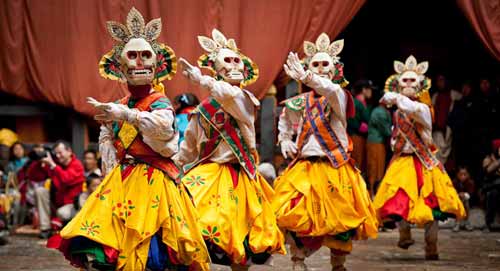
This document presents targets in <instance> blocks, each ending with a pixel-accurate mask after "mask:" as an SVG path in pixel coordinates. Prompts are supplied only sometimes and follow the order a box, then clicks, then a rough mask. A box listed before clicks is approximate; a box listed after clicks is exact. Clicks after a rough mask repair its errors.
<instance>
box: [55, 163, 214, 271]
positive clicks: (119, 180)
mask: <svg viewBox="0 0 500 271" xmlns="http://www.w3.org/2000/svg"><path fill="white" fill-rule="evenodd" d="M129 167H131V166H130V165H129ZM132 167H133V168H132V169H131V168H129V169H123V168H122V167H120V166H117V167H116V168H115V169H114V170H113V171H112V172H111V173H110V174H108V175H107V176H106V178H105V179H104V180H103V182H102V183H101V185H100V186H99V187H98V189H97V190H96V191H95V192H94V193H93V194H91V195H90V196H89V198H88V200H87V202H86V203H85V205H84V206H83V208H82V210H81V211H80V212H79V213H78V214H77V216H76V217H75V218H73V220H71V221H70V222H69V224H68V225H66V227H64V229H63V230H62V231H61V233H60V235H61V237H62V238H63V239H69V238H74V237H78V236H82V237H85V238H88V239H90V240H93V241H95V242H97V243H99V244H102V245H105V246H107V247H111V248H113V249H115V250H117V251H118V252H119V255H118V262H117V265H116V269H117V270H131V271H135V270H145V269H146V263H147V260H148V252H149V248H150V241H151V238H152V236H153V235H155V234H156V233H157V232H159V231H160V232H161V241H162V242H163V243H164V244H166V245H167V247H168V248H169V249H171V250H173V251H174V253H175V255H176V258H178V260H179V261H180V263H181V264H183V265H192V266H193V267H194V268H195V269H196V270H208V269H209V262H210V259H209V256H208V252H207V249H206V246H205V243H204V241H203V237H202V236H201V234H200V231H201V230H200V229H199V228H198V224H197V213H196V210H195V209H194V206H193V204H192V202H191V199H190V197H189V195H188V194H187V192H186V191H185V188H184V186H183V185H176V184H175V183H174V182H173V181H172V180H170V179H169V177H168V176H167V175H165V174H164V173H163V172H162V171H160V170H157V169H155V168H152V167H149V166H148V165H145V164H138V165H135V166H132ZM125 172H126V175H127V176H122V173H124V174H125Z"/></svg>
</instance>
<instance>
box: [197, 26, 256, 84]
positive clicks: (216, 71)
mask: <svg viewBox="0 0 500 271" xmlns="http://www.w3.org/2000/svg"><path fill="white" fill-rule="evenodd" d="M198 42H199V43H200V46H201V47H202V48H203V50H205V51H206V53H205V54H203V55H201V56H200V57H199V58H198V66H200V67H201V68H205V69H208V70H209V71H210V72H211V73H212V75H213V76H214V77H215V78H216V79H217V80H225V81H235V82H239V84H240V87H245V86H248V85H250V84H252V83H254V82H255V81H256V80H257V78H258V77H259V69H258V67H257V64H255V63H254V62H253V61H252V60H251V59H250V58H249V57H247V56H246V55H244V54H243V53H241V52H240V50H239V49H238V47H237V46H236V42H235V41H234V39H227V38H226V37H225V36H224V34H222V33H221V32H220V31H219V30H217V29H213V30H212V38H209V37H205V36H198Z"/></svg>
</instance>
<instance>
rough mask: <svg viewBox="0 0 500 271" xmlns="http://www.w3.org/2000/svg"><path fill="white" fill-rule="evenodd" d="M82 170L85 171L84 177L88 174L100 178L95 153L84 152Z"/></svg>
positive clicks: (92, 151)
mask: <svg viewBox="0 0 500 271" xmlns="http://www.w3.org/2000/svg"><path fill="white" fill-rule="evenodd" d="M83 168H84V169H85V177H88V176H89V175H90V174H95V175H97V176H102V172H101V167H100V166H99V159H98V158H97V152H96V151H94V150H86V151H85V152H84V153H83Z"/></svg>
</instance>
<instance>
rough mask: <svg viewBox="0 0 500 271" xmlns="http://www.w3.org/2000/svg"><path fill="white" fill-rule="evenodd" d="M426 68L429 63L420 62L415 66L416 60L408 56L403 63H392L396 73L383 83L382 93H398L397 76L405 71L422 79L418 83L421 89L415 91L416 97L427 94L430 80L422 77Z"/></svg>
mask: <svg viewBox="0 0 500 271" xmlns="http://www.w3.org/2000/svg"><path fill="white" fill-rule="evenodd" d="M428 68H429V62H427V61H423V62H420V63H418V64H417V59H416V58H415V57H414V56H413V55H410V56H409V57H408V58H407V59H406V61H405V63H403V62H401V61H397V60H395V61H394V71H395V72H396V73H395V74H393V75H391V76H389V78H387V80H386V81H385V87H384V91H385V92H388V91H394V92H398V90H399V82H398V78H399V76H401V74H403V73H405V72H407V71H413V72H415V73H416V74H417V75H418V76H422V77H423V79H422V81H421V83H420V84H421V87H420V89H419V90H418V91H417V96H418V97H421V96H422V94H423V93H428V91H429V89H430V88H431V79H430V78H429V77H427V76H425V75H424V74H425V73H426V72H427V69H428ZM424 99H425V98H424ZM426 103H427V102H426Z"/></svg>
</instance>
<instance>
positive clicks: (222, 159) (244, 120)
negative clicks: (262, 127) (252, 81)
mask: <svg viewBox="0 0 500 271" xmlns="http://www.w3.org/2000/svg"><path fill="white" fill-rule="evenodd" d="M201 85H202V86H204V87H206V88H207V89H208V90H209V91H210V96H212V97H213V98H214V99H215V100H216V101H217V102H218V103H219V104H220V105H221V106H222V108H223V109H224V111H225V112H227V113H228V114H229V115H231V116H232V117H233V118H234V119H235V120H236V123H237V124H238V127H239V129H240V131H241V135H242V137H243V139H244V140H245V142H246V143H247V144H248V146H249V148H250V149H251V150H252V151H253V150H255V148H256V144H255V127H254V121H255V107H256V106H258V105H259V101H258V100H257V99H256V98H255V97H254V96H253V94H251V93H250V92H249V91H246V90H244V89H243V90H242V89H240V88H239V87H236V86H232V85H230V84H229V83H226V82H224V81H217V80H215V79H214V78H212V77H209V76H203V79H202V82H201ZM207 125H208V124H207V122H206V121H205V120H204V119H203V117H201V116H200V115H199V114H198V115H193V117H192V119H191V120H190V121H189V124H188V126H187V128H186V131H185V132H184V141H182V143H181V146H180V151H179V152H178V153H177V154H176V155H174V156H173V157H172V159H173V160H174V161H175V162H176V163H177V164H178V165H180V166H184V165H187V164H191V163H193V162H196V161H197V160H198V158H199V155H200V153H201V151H202V150H201V143H202V142H205V141H207V140H208V137H207V135H206V134H205V130H204V129H203V126H205V127H208V126H207ZM208 161H211V162H215V163H219V164H222V163H227V162H230V163H236V162H238V160H237V158H236V156H235V155H234V154H233V152H232V151H231V148H230V147H229V145H228V144H227V143H226V142H225V141H221V142H220V143H219V146H218V147H217V148H216V149H215V151H214V152H213V153H212V155H210V157H209V158H208Z"/></svg>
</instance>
